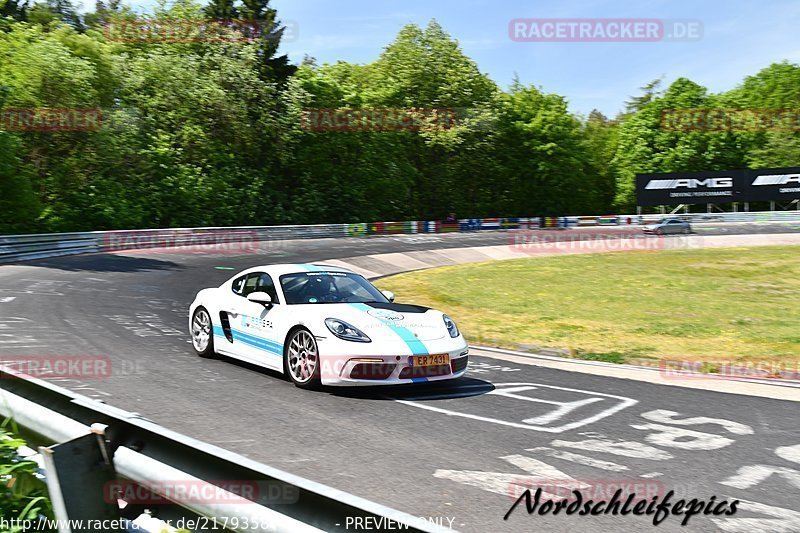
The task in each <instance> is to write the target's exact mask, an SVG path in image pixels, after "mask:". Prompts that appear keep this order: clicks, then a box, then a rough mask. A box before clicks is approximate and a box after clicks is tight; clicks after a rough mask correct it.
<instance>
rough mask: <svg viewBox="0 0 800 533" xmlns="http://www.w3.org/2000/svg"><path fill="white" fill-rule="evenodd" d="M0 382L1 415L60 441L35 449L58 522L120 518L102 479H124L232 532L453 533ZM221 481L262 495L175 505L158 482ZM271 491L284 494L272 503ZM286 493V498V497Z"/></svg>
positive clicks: (32, 386)
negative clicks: (366, 529)
mask: <svg viewBox="0 0 800 533" xmlns="http://www.w3.org/2000/svg"><path fill="white" fill-rule="evenodd" d="M0 382H1V383H2V388H0V415H2V416H3V417H10V418H12V419H14V420H15V422H16V423H17V425H18V426H20V427H21V428H23V429H24V430H25V431H26V432H28V433H32V434H33V435H35V436H36V439H38V440H39V441H40V442H56V443H58V444H56V445H54V446H46V447H41V448H40V450H41V452H42V455H43V456H44V463H45V476H46V478H47V483H48V489H49V492H50V495H51V499H52V501H53V508H54V510H55V511H56V517H57V518H59V519H67V518H68V519H73V520H74V519H84V520H91V519H101V518H106V519H107V518H109V517H110V514H113V513H119V509H118V506H117V505H116V502H115V501H113V500H112V502H111V503H113V504H114V505H111V506H109V497H108V493H107V490H106V489H107V486H108V482H109V481H114V480H117V479H121V478H123V479H125V480H129V481H130V482H133V483H135V484H141V486H142V487H145V488H147V489H149V490H150V491H152V492H153V493H156V494H158V495H159V496H161V497H163V498H164V499H166V500H171V501H172V502H173V503H174V505H171V506H170V507H172V508H171V509H167V510H164V509H161V511H162V512H163V513H164V516H170V517H173V518H175V517H186V516H190V517H192V516H193V517H201V516H203V517H207V518H208V519H209V520H210V519H212V518H215V519H216V523H217V524H223V523H224V524H228V525H226V527H225V528H224V529H228V530H230V531H243V532H249V533H253V532H256V531H272V532H280V533H282V532H292V533H293V532H312V531H313V532H316V531H347V530H348V527H347V525H348V524H349V525H350V529H352V525H353V523H354V520H358V519H361V520H362V521H366V522H368V523H372V524H376V523H386V521H387V520H388V521H393V523H394V524H402V529H403V530H405V531H412V532H414V531H428V532H432V533H439V532H444V531H452V530H450V529H445V528H442V527H439V526H437V525H435V524H432V523H430V522H428V521H427V520H424V519H422V518H418V517H414V516H412V515H409V514H406V513H403V512H400V511H396V510H394V509H391V508H388V507H385V506H383V505H380V504H377V503H374V502H371V501H368V500H365V499H363V498H360V497H358V496H354V495H352V494H348V493H345V492H342V491H340V490H337V489H333V488H331V487H328V486H325V485H322V484H320V483H316V482H314V481H310V480H308V479H304V478H301V477H299V476H296V475H293V474H290V473H287V472H284V471H281V470H278V469H276V468H273V467H270V466H267V465H264V464H262V463H259V462H256V461H253V460H251V459H248V458H246V457H243V456H241V455H238V454H235V453H232V452H229V451H227V450H224V449H221V448H218V447H216V446H213V445H210V444H207V443H204V442H201V441H198V440H196V439H193V438H191V437H187V436H185V435H181V434H179V433H176V432H174V431H171V430H169V429H166V428H163V427H161V426H159V425H157V424H155V423H153V422H151V421H149V420H146V419H144V418H142V417H141V416H139V415H138V414H136V413H130V412H127V411H123V410H120V409H117V408H115V407H112V406H109V405H106V404H104V403H102V402H99V401H97V400H93V399H91V398H88V397H86V396H82V395H79V394H76V393H73V392H71V391H68V390H66V389H63V388H61V387H58V386H55V385H53V384H51V383H48V382H45V381H41V380H38V379H34V378H31V377H27V376H22V375H20V374H18V373H17V372H16V371H14V370H12V369H10V368H6V367H3V366H2V365H0ZM265 422H267V421H265ZM209 427H210V428H211V427H213V421H210V423H209ZM212 431H213V430H212ZM98 444H99V448H98ZM104 458H105V459H107V461H104V460H103V459H104ZM104 462H105V464H103V463H104ZM92 480H93V481H94V482H92ZM220 480H228V481H230V480H240V481H241V482H242V483H256V484H262V485H263V486H268V487H269V488H270V491H265V492H266V493H265V494H259V495H257V497H255V498H253V499H252V500H251V499H249V498H244V495H242V494H238V495H236V494H234V495H233V496H235V498H231V500H233V503H231V502H230V501H226V502H223V503H221V502H219V501H217V500H216V499H215V500H213V501H211V500H209V501H206V500H200V501H198V500H196V499H186V500H182V499H180V498H175V494H177V493H178V491H175V492H173V491H163V488H164V486H165V485H164V484H163V482H167V483H172V484H175V483H176V482H181V483H184V482H185V483H189V484H192V486H193V487H195V488H197V487H198V486H200V488H199V489H198V492H201V493H202V492H203V490H202V489H203V488H207V489H212V490H213V493H214V494H216V495H219V494H220V493H225V486H224V485H222V486H220ZM276 493H277V494H281V495H284V496H283V497H278V498H275V497H274V494H276ZM287 494H288V495H291V498H289V499H287V498H286V497H285V495H287ZM136 507H137V506H136V505H133V506H132V508H130V509H128V511H127V512H128V513H131V512H136V514H139V513H140V512H141V509H139V510H137V508H136ZM156 507H158V506H156ZM162 507H163V506H162ZM176 508H177V510H176ZM87 514H88V515H87ZM92 514H93V515H94V516H89V515H92ZM98 514H102V515H103V516H97V515H98ZM234 518H235V519H236V520H235V522H234ZM223 520H224V522H223ZM234 523H236V524H237V527H233V526H232V524H234ZM362 523H363V522H362ZM209 524H210V522H209ZM256 524H258V527H254V525H256ZM216 529H218V530H219V529H223V528H222V527H218V528H216ZM62 531H74V532H75V533H77V531H83V530H75V529H73V530H69V529H65V530H62ZM87 531H91V529H89V530H87Z"/></svg>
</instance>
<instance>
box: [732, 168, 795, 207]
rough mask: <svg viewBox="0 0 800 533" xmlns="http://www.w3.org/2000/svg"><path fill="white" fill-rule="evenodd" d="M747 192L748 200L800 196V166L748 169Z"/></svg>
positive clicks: (784, 198) (782, 198)
mask: <svg viewBox="0 0 800 533" xmlns="http://www.w3.org/2000/svg"><path fill="white" fill-rule="evenodd" d="M745 194H746V195H747V196H748V200H745V201H747V202H755V201H788V200H794V199H795V198H800V167H790V168H762V169H758V170H748V171H747V181H746V187H745Z"/></svg>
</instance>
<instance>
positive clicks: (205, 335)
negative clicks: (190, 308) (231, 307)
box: [191, 307, 214, 357]
mask: <svg viewBox="0 0 800 533" xmlns="http://www.w3.org/2000/svg"><path fill="white" fill-rule="evenodd" d="M191 333H192V346H193V347H194V351H196V352H197V355H199V356H200V357H214V335H213V326H212V324H211V316H210V315H209V314H208V311H207V310H206V308H205V307H198V308H197V309H196V310H195V312H194V316H193V317H192V332H191Z"/></svg>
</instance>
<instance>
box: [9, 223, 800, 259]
mask: <svg viewBox="0 0 800 533" xmlns="http://www.w3.org/2000/svg"><path fill="white" fill-rule="evenodd" d="M664 217H673V218H681V219H684V220H688V221H690V222H692V223H695V224H697V223H703V222H750V223H758V222H785V223H792V222H800V211H763V212H739V213H692V214H674V215H658V214H654V215H598V216H580V217H578V216H570V217H556V218H552V219H549V218H548V219H546V220H547V221H550V220H552V221H555V222H554V223H553V225H554V226H557V225H566V226H567V227H573V226H597V225H601V226H618V225H622V226H624V225H628V224H631V225H638V224H645V223H648V222H652V221H654V220H658V219H660V218H664ZM539 222H540V219H539V218H516V217H515V218H484V219H461V220H459V221H457V222H452V223H446V222H440V221H427V222H425V221H405V222H371V223H357V224H317V225H306V226H301V225H294V226H238V227H208V228H172V229H144V230H116V231H90V232H84V233H49V234H31V235H0V264H3V263H15V262H20V261H28V260H34V259H43V258H48V257H56V256H61V255H73V254H82V253H91V252H114V251H126V250H137V249H146V248H159V247H168V248H178V247H182V246H193V245H196V246H199V247H203V246H206V247H208V248H209V251H211V252H213V247H226V246H229V247H240V248H242V251H243V252H244V251H248V250H254V249H256V248H257V243H262V242H270V241H279V240H286V239H321V238H337V237H353V236H363V235H371V234H377V235H386V234H412V233H449V232H459V231H480V230H507V229H518V228H532V227H539Z"/></svg>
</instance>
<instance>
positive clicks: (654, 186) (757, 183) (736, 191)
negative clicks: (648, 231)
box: [636, 167, 800, 206]
mask: <svg viewBox="0 0 800 533" xmlns="http://www.w3.org/2000/svg"><path fill="white" fill-rule="evenodd" d="M795 198H800V167H791V168H767V169H756V170H726V171H709V172H670V173H660V174H637V175H636V204H637V205H641V206H649V205H677V204H725V203H730V202H758V201H787V200H793V199H795Z"/></svg>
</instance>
